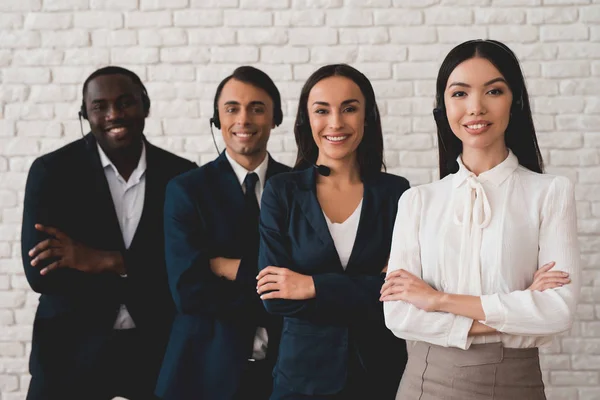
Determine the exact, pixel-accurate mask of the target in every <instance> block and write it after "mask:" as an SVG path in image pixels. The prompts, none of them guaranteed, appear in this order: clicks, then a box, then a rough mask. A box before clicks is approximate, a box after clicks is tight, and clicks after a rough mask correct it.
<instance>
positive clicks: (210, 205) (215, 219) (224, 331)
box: [156, 152, 290, 400]
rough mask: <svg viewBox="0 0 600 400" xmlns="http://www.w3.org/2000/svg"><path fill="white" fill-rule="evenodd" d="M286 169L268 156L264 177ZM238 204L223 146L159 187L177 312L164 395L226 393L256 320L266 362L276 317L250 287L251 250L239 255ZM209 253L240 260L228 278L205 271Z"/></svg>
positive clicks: (162, 381)
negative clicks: (262, 329)
mask: <svg viewBox="0 0 600 400" xmlns="http://www.w3.org/2000/svg"><path fill="white" fill-rule="evenodd" d="M289 170H290V168H289V167H287V166H285V165H283V164H280V163H278V162H276V161H274V160H273V159H272V158H271V157H269V164H268V167H267V180H268V179H270V178H271V177H272V176H273V175H276V174H279V173H281V172H287V171H289ZM244 204H245V203H244V194H243V191H242V187H241V185H240V183H239V181H238V179H237V177H236V175H235V173H234V171H233V169H232V167H231V164H230V163H229V160H227V157H226V156H225V152H223V153H221V155H220V156H219V157H218V158H217V159H216V160H214V161H212V162H210V163H208V164H206V165H204V166H202V167H200V168H198V169H196V170H194V171H190V172H189V173H187V174H183V175H180V176H178V177H177V178H175V179H173V180H172V181H171V182H170V183H169V185H168V187H167V194H166V201H165V253H166V261H167V272H168V276H169V285H170V288H171V293H172V295H173V298H174V300H175V305H176V308H177V315H176V317H175V321H174V323H173V328H172V330H171V337H170V341H169V345H168V348H167V352H166V354H165V360H164V362H163V367H162V370H161V373H160V377H159V381H158V386H157V389H156V394H157V395H158V396H160V397H162V398H164V399H176V400H183V399H203V400H211V399H214V400H228V399H232V398H233V396H234V394H235V392H236V390H237V388H238V384H239V379H240V376H241V372H242V368H243V367H244V366H245V364H246V363H247V360H248V358H250V357H251V356H252V347H253V342H254V336H255V334H256V328H257V327H258V326H266V327H267V328H268V333H269V345H268V352H267V359H268V361H271V362H272V363H273V364H274V360H275V359H276V351H277V348H278V343H279V340H278V337H279V332H280V330H281V321H280V319H279V318H274V317H272V316H270V315H269V314H267V313H266V311H265V310H264V307H263V306H262V303H261V301H260V298H259V297H258V294H257V293H256V275H257V273H258V266H257V259H258V249H256V250H255V251H253V252H252V254H244V247H245V246H244V245H245V243H246V240H248V238H247V237H245V235H246V234H245V233H244V227H243V224H242V221H243V212H244V208H245V205H244ZM256 234H257V235H258V232H257V233H256ZM214 257H226V258H234V259H241V263H240V267H239V271H238V274H237V278H236V280H235V281H229V280H227V279H225V278H222V277H219V276H217V275H215V274H213V272H212V271H211V269H210V266H209V260H210V259H211V258H214Z"/></svg>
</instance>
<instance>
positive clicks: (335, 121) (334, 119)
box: [327, 111, 344, 130]
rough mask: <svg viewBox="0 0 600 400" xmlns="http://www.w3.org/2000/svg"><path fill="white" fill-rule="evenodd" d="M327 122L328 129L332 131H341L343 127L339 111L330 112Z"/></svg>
mask: <svg viewBox="0 0 600 400" xmlns="http://www.w3.org/2000/svg"><path fill="white" fill-rule="evenodd" d="M327 122H328V124H329V128H330V129H333V130H338V129H342V128H343V127H344V120H343V117H342V113H341V112H339V111H332V112H331V113H330V114H329V120H328V121H327Z"/></svg>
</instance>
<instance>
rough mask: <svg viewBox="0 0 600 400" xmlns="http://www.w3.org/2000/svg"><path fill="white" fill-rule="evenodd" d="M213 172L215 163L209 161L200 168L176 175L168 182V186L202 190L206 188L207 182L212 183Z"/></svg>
mask: <svg viewBox="0 0 600 400" xmlns="http://www.w3.org/2000/svg"><path fill="white" fill-rule="evenodd" d="M194 165H195V164H194ZM215 172H216V165H215V161H211V162H209V163H206V164H204V165H203V166H201V167H196V168H193V169H188V170H187V171H185V172H183V173H181V174H179V175H177V176H176V177H174V178H173V179H171V180H170V182H169V186H171V187H173V186H179V187H183V188H189V189H193V188H197V189H198V190H202V189H205V188H206V187H205V186H206V185H207V183H208V182H211V181H212V177H214V176H215Z"/></svg>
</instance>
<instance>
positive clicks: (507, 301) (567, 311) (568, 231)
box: [382, 179, 579, 348]
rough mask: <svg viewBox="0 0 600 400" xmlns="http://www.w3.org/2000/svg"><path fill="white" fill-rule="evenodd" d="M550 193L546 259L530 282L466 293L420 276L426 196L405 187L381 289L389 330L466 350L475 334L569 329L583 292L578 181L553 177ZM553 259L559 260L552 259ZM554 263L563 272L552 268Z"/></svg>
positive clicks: (543, 231)
mask: <svg viewBox="0 0 600 400" xmlns="http://www.w3.org/2000/svg"><path fill="white" fill-rule="evenodd" d="M555 180H556V179H555ZM548 198H549V199H547V201H546V202H545V203H544V206H543V210H542V223H541V226H540V239H539V254H538V259H539V260H540V261H544V262H546V264H544V265H543V266H541V267H540V268H539V269H538V271H537V272H536V275H535V277H534V283H533V284H532V286H530V287H529V288H528V289H526V290H517V291H513V292H510V293H497V294H493V295H483V296H466V295H454V294H446V293H441V292H438V291H436V290H434V289H433V288H432V287H431V286H429V285H428V284H427V283H426V282H424V281H423V280H422V279H421V278H420V277H421V260H420V245H419V243H418V239H417V238H418V235H419V221H420V215H421V207H422V206H421V198H420V194H419V191H418V189H411V190H410V191H409V192H406V193H405V195H404V196H403V197H402V198H401V199H400V202H399V206H398V215H397V219H396V224H395V227H396V228H395V231H394V238H393V240H392V252H391V255H390V264H389V265H390V272H389V273H388V280H387V282H386V284H385V285H384V286H383V287H382V300H383V301H384V312H385V317H386V325H387V326H388V328H389V329H391V330H392V331H393V332H394V333H395V334H396V336H399V337H402V338H405V339H409V340H424V341H427V342H430V343H433V344H439V345H442V346H452V347H459V348H468V346H469V340H468V337H469V336H474V335H477V334H486V333H494V331H499V332H504V333H509V334H515V335H532V336H536V335H549V334H554V333H558V332H562V331H565V330H567V329H569V327H570V325H571V321H572V318H573V314H574V311H575V305H576V299H577V295H578V291H579V253H578V251H577V243H576V242H577V229H576V224H575V205H574V194H573V190H572V186H571V185H570V184H569V183H568V181H566V180H560V182H558V183H556V182H554V183H553V185H552V187H551V188H550V189H549V195H548ZM400 227H402V228H400ZM557 249H558V251H557ZM552 258H554V259H555V261H556V264H555V263H554V262H548V260H550V259H552ZM555 265H559V266H560V268H561V269H562V271H550V269H551V268H553V267H554V266H555ZM400 267H402V269H400ZM563 272H567V273H568V274H567V275H565V274H563ZM474 321H476V322H474ZM477 321H479V322H477ZM482 325H483V326H482Z"/></svg>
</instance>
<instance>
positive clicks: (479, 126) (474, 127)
mask: <svg viewBox="0 0 600 400" xmlns="http://www.w3.org/2000/svg"><path fill="white" fill-rule="evenodd" d="M484 126H487V124H475V125H467V128H469V129H481V128H483V127H484Z"/></svg>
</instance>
